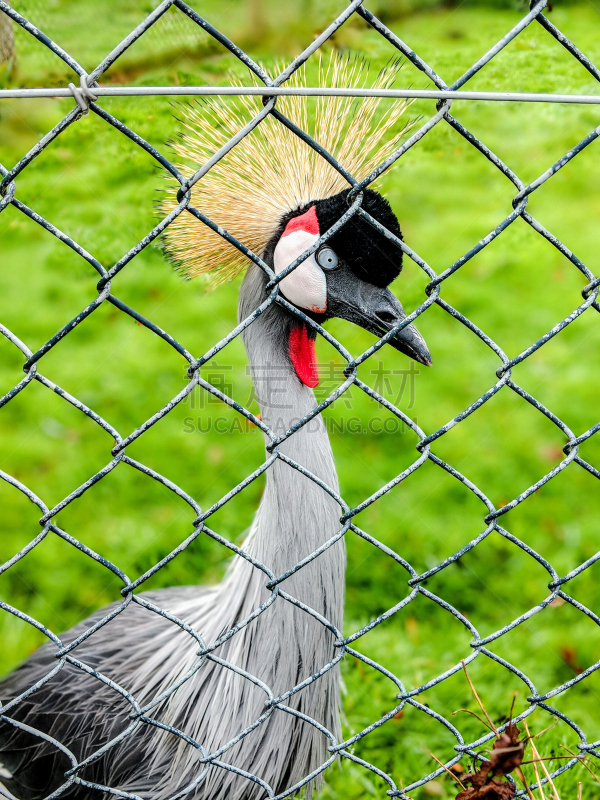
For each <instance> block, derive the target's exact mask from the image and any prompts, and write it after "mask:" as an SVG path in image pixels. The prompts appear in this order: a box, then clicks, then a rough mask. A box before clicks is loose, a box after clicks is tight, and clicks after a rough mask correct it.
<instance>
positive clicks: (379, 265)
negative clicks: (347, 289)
mask: <svg viewBox="0 0 600 800" xmlns="http://www.w3.org/2000/svg"><path fill="white" fill-rule="evenodd" d="M349 191H350V189H344V191H343V192H340V193H339V194H336V195H333V197H327V198H326V199H325V200H316V201H314V202H313V203H308V204H307V205H305V206H302V207H301V208H297V209H295V210H294V211H290V212H288V213H287V214H285V215H284V216H283V217H282V219H281V222H280V225H279V230H278V231H277V233H276V234H275V236H273V237H272V239H271V240H270V242H269V244H268V245H267V247H266V248H265V252H264V257H265V258H266V259H267V260H268V261H269V260H272V258H273V251H274V250H275V246H276V244H277V242H278V241H279V239H280V237H281V235H282V233H283V232H284V230H285V228H286V226H287V224H288V223H289V222H290V220H292V219H294V217H299V216H301V215H302V214H305V213H306V212H307V211H308V210H309V209H310V208H311V207H312V206H314V207H315V211H316V214H317V220H318V222H319V231H320V233H325V231H328V230H329V228H331V226H332V225H334V224H335V223H336V222H337V221H338V220H339V219H340V218H341V217H342V216H343V215H344V214H345V213H346V211H348V208H349V205H348V193H349ZM362 208H364V210H365V211H366V212H367V213H368V214H370V215H371V216H372V217H373V218H374V219H376V220H377V222H380V223H381V224H382V225H383V226H384V227H385V228H387V230H388V231H390V233H393V234H394V236H397V237H398V239H402V233H401V231H400V225H399V223H398V220H397V218H396V215H395V214H394V212H393V211H392V209H391V206H390V204H389V203H388V201H387V200H386V199H385V197H382V195H380V194H379V192H375V191H373V189H363V202H362ZM327 244H328V245H329V246H330V247H332V248H333V249H334V250H335V252H336V253H337V255H338V256H339V257H340V259H342V260H343V261H345V262H346V263H347V264H348V266H349V267H350V269H351V270H352V272H353V273H354V274H355V275H356V277H357V278H360V279H361V280H363V281H367V282H368V283H372V284H373V285H374V286H380V287H382V288H383V287H385V286H389V284H390V283H391V282H392V281H393V280H395V279H396V278H397V277H398V275H399V274H400V271H401V270H402V250H401V249H400V248H399V247H398V246H397V245H396V244H394V243H393V242H391V241H390V240H389V239H387V238H386V237H385V236H384V235H383V234H381V233H379V231H376V230H375V228H373V227H372V226H371V225H369V223H368V222H366V221H365V220H363V219H361V218H360V217H359V216H358V215H356V214H355V215H354V216H353V217H351V218H350V219H349V220H348V222H346V224H345V225H343V226H342V227H341V228H340V230H339V231H338V232H337V233H336V234H334V235H333V236H332V237H331V238H330V239H328V240H327Z"/></svg>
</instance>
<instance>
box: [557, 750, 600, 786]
mask: <svg viewBox="0 0 600 800" xmlns="http://www.w3.org/2000/svg"><path fill="white" fill-rule="evenodd" d="M560 746H561V747H562V748H563V750H566V751H567V753H570V754H571V755H572V756H573V758H577V759H579V761H580V762H581V763H582V764H583V766H584V767H585V768H586V769H587V771H588V772H589V773H590V775H591V776H592V778H593V779H594V780H595V781H596V783H600V779H599V778H598V776H597V775H596V773H595V772H593V771H592V770H591V769H590V768H589V767H588V765H587V764H586V763H585V756H581V755H577V754H576V753H574V752H573V751H572V750H569V748H568V747H565V746H564V744H561V745H560Z"/></svg>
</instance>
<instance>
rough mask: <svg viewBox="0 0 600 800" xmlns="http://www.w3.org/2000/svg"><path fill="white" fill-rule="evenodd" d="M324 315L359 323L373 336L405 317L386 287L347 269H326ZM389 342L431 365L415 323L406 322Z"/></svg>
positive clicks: (417, 359) (382, 332)
mask: <svg viewBox="0 0 600 800" xmlns="http://www.w3.org/2000/svg"><path fill="white" fill-rule="evenodd" d="M327 316H328V317H339V318H340V319H346V320H348V321H349V322H353V323H354V324H355V325H359V326H360V327H361V328H364V329H365V330H366V331H369V333H374V334H375V336H383V335H384V334H386V333H387V332H388V331H389V330H391V329H392V328H395V327H396V326H397V325H399V324H400V323H401V322H402V320H405V319H406V314H405V313H404V309H403V308H402V303H401V302H400V301H399V300H398V298H397V297H396V296H395V295H393V294H392V293H391V292H390V290H389V289H387V288H383V289H382V288H380V287H379V286H373V285H372V284H371V283H367V282H366V281H362V280H360V279H358V278H357V277H356V276H355V275H354V274H353V273H351V272H350V271H349V270H347V269H344V268H342V269H337V270H333V271H331V272H329V273H327ZM388 344H391V346H392V347H393V348H394V349H396V350H399V351H400V352H401V353H404V354H405V355H407V356H410V358H414V360H415V361H418V362H419V364H424V365H425V366H427V367H430V366H431V364H432V361H431V354H430V353H429V350H428V349H427V345H426V344H425V340H424V339H423V337H422V336H421V334H420V333H419V331H418V330H417V329H416V328H415V326H414V325H407V326H406V327H404V328H402V330H401V331H399V332H398V333H397V334H396V335H395V336H393V337H392V338H391V339H390V340H389V342H388Z"/></svg>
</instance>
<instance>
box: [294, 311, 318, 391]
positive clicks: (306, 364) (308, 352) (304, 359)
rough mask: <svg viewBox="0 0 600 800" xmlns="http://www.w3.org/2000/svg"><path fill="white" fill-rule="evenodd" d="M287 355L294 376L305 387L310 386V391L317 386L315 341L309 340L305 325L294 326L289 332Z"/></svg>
mask: <svg viewBox="0 0 600 800" xmlns="http://www.w3.org/2000/svg"><path fill="white" fill-rule="evenodd" d="M288 353H289V356H290V360H291V362H292V364H293V366H294V370H295V371H296V375H297V376H298V377H299V378H300V380H301V381H302V383H303V384H304V385H305V386H310V388H311V389H314V388H315V386H318V385H319V373H318V372H317V363H316V362H317V354H316V352H315V340H314V339H309V337H308V331H307V330H306V323H304V322H300V323H297V324H294V326H293V328H292V330H291V331H290V339H289V342H288Z"/></svg>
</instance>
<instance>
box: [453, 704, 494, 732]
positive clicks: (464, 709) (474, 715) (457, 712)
mask: <svg viewBox="0 0 600 800" xmlns="http://www.w3.org/2000/svg"><path fill="white" fill-rule="evenodd" d="M461 712H462V713H464V714H471V716H472V717H475V719H478V720H479V722H481V724H482V725H485V727H486V728H489V729H490V730H491V731H492V732H493V733H496V734H497V733H498V731H497V730H496V729H495V728H490V726H489V725H488V724H487V722H486V721H485V720H483V719H481V717H480V716H479V714H476V713H475V712H474V711H469V709H468V708H457V709H456V711H453V712H452V716H454V715H455V714H460V713H461Z"/></svg>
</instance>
